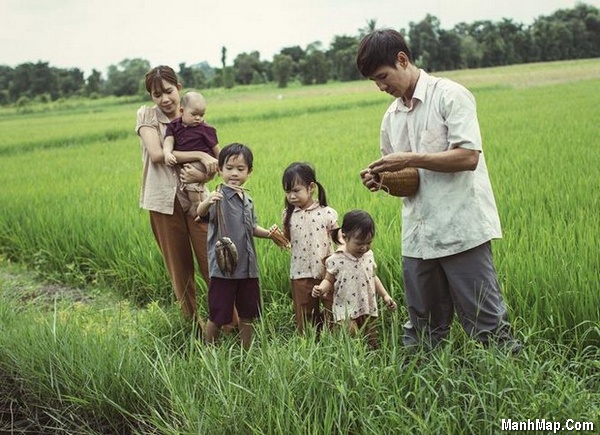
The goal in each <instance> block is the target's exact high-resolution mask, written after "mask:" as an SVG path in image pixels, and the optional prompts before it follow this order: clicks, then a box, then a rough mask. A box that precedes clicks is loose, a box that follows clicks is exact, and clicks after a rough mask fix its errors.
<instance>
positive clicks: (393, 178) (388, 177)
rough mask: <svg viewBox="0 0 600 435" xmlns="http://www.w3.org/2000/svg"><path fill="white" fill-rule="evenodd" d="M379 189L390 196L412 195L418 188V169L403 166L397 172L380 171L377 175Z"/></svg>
mask: <svg viewBox="0 0 600 435" xmlns="http://www.w3.org/2000/svg"><path fill="white" fill-rule="evenodd" d="M378 183H379V185H380V189H381V190H383V191H385V192H387V193H389V194H390V195H392V196H412V195H414V194H415V193H417V190H418V189H419V171H417V169H416V168H404V169H402V170H401V171H397V172H382V173H380V174H379V176H378Z"/></svg>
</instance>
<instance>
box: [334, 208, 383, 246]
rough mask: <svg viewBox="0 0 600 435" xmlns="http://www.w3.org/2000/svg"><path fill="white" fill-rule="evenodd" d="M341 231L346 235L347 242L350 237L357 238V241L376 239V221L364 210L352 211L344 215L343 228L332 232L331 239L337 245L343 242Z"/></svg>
mask: <svg viewBox="0 0 600 435" xmlns="http://www.w3.org/2000/svg"><path fill="white" fill-rule="evenodd" d="M340 231H341V232H342V233H344V234H345V235H346V241H348V239H349V238H350V237H356V238H357V239H365V238H367V237H375V221H373V218H372V217H371V215H370V214H369V213H367V212H366V211H364V210H351V211H349V212H348V213H346V214H345V215H344V219H343V220H342V226H341V227H340V228H336V229H335V230H333V231H332V232H331V238H332V239H333V241H334V242H335V243H336V244H337V245H339V244H340V242H341V241H340V237H339V233H340Z"/></svg>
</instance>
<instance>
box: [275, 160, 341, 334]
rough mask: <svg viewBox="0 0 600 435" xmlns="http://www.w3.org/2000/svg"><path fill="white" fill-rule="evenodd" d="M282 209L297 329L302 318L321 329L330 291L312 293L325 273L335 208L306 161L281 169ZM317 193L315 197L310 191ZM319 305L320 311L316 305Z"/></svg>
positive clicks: (328, 316)
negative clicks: (283, 200) (289, 255)
mask: <svg viewBox="0 0 600 435" xmlns="http://www.w3.org/2000/svg"><path fill="white" fill-rule="evenodd" d="M282 184H283V190H284V191H285V210H284V211H283V233H284V234H285V236H286V237H287V238H288V240H290V243H291V261H290V279H291V281H292V300H293V303H294V314H295V317H296V327H297V329H298V332H300V333H302V332H303V331H304V325H305V322H307V321H308V322H310V323H311V324H313V325H315V326H316V327H317V329H318V330H320V329H321V327H322V325H323V323H324V322H330V320H331V304H332V302H333V297H332V295H331V294H325V295H322V296H317V297H312V295H311V294H312V289H313V287H314V286H315V285H317V284H319V283H320V282H321V280H322V279H323V278H324V277H325V266H324V259H325V258H326V257H327V256H328V255H330V254H331V253H332V252H333V249H332V244H331V243H332V241H331V235H330V231H331V230H333V229H334V228H337V226H338V225H337V218H338V214H337V212H336V211H335V210H334V209H333V208H331V207H329V206H328V205H327V199H326V196H325V189H324V188H323V186H322V185H321V184H320V183H319V182H318V181H317V178H316V174H315V170H314V169H313V168H312V166H311V165H309V164H308V163H301V162H295V163H292V164H291V165H289V166H288V167H287V168H286V169H285V171H284V173H283V179H282ZM315 190H316V191H317V193H318V200H315V199H314V197H313V195H314V193H315ZM320 304H322V305H323V309H324V310H323V311H321V309H320V307H319V305H320Z"/></svg>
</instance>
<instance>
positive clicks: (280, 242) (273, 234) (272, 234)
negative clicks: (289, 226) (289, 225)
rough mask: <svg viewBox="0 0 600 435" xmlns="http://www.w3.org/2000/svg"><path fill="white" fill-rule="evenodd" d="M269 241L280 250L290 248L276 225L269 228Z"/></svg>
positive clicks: (288, 242)
mask: <svg viewBox="0 0 600 435" xmlns="http://www.w3.org/2000/svg"><path fill="white" fill-rule="evenodd" d="M269 239H271V240H272V241H273V243H275V244H276V245H277V246H279V247H280V248H282V249H289V248H291V244H290V241H289V240H288V239H287V237H285V236H284V235H283V232H282V231H281V230H280V229H279V227H278V226H277V224H273V225H271V228H269Z"/></svg>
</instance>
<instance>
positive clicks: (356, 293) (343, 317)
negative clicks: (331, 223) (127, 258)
mask: <svg viewBox="0 0 600 435" xmlns="http://www.w3.org/2000/svg"><path fill="white" fill-rule="evenodd" d="M340 231H341V236H342V238H343V241H344V242H345V243H343V244H342V241H341V240H340V238H339V235H340V234H339V233H340ZM332 235H333V241H334V242H335V243H336V244H338V245H340V248H339V249H338V250H337V251H336V252H335V253H333V254H332V255H331V256H330V257H328V258H327V260H326V263H325V264H326V267H327V274H326V275H325V279H324V280H323V281H321V283H320V284H319V285H316V286H315V287H314V288H313V291H312V294H313V296H314V297H323V296H324V295H327V294H329V293H330V292H331V290H332V289H333V309H332V311H333V318H334V321H335V322H336V323H338V324H339V323H345V324H346V325H347V327H348V329H349V331H350V333H351V334H353V335H354V334H356V333H357V332H358V331H359V330H363V331H364V333H365V336H366V337H367V341H368V344H369V347H371V348H377V347H378V346H379V343H378V339H377V329H376V325H375V319H376V317H377V315H378V312H377V302H376V300H375V294H378V295H379V296H380V297H381V298H383V301H384V302H385V304H386V305H387V307H388V308H389V309H391V310H394V309H396V302H394V300H393V299H392V298H391V297H390V295H389V294H388V293H387V291H386V290H385V288H384V287H383V284H382V283H381V280H380V279H379V278H378V277H377V276H376V275H375V270H376V269H377V266H376V264H375V258H374V256H373V251H371V242H372V240H373V237H374V236H375V223H374V222H373V219H372V218H371V216H370V215H369V214H368V213H367V212H365V211H362V210H353V211H350V212H348V213H346V214H345V215H344V219H343V222H342V227H341V228H339V229H337V230H335V231H334V232H333V234H332Z"/></svg>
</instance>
